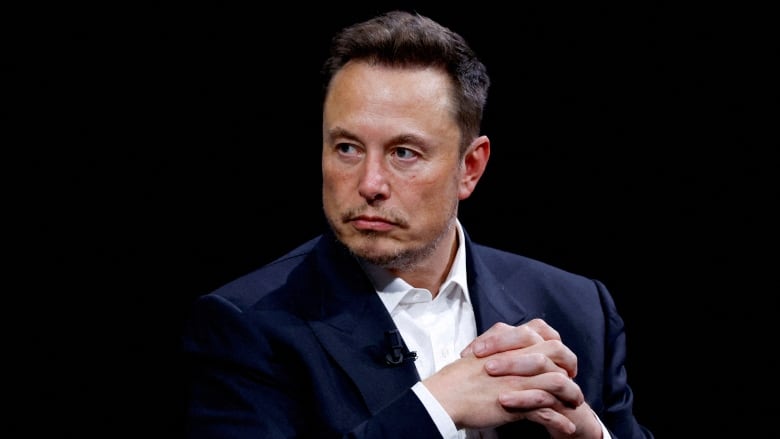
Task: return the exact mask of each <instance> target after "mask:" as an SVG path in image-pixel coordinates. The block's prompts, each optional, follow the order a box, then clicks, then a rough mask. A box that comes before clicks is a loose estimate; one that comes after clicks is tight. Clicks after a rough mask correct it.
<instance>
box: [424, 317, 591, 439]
mask: <svg viewBox="0 0 780 439" xmlns="http://www.w3.org/2000/svg"><path fill="white" fill-rule="evenodd" d="M576 374H577V356H576V355H575V354H574V353H573V352H572V351H571V350H570V349H569V348H568V347H566V345H564V344H563V342H562V341H561V338H560V335H559V333H558V331H556V330H555V329H553V328H552V327H551V326H549V325H548V324H547V323H546V322H544V321H543V320H541V319H535V320H532V321H530V322H528V323H526V324H523V325H520V326H511V325H507V324H503V323H498V324H496V325H494V326H493V327H491V328H490V329H489V330H488V331H486V332H485V333H484V334H482V335H480V336H479V337H477V338H476V339H474V341H473V342H472V343H470V344H469V345H468V346H467V347H466V348H465V349H464V350H463V352H461V359H459V360H457V361H455V362H453V363H451V364H449V365H447V366H445V367H444V368H442V370H440V371H439V372H437V373H436V374H434V375H432V376H431V377H429V378H428V379H426V380H425V381H423V384H424V385H425V386H426V387H427V388H428V390H429V391H430V392H431V394H433V395H434V397H435V398H436V399H437V400H438V401H439V402H440V403H441V405H442V406H443V407H444V409H445V410H446V411H447V413H449V415H450V416H451V418H452V419H453V421H454V422H455V425H456V426H457V427H458V428H488V427H496V426H499V425H502V424H505V423H508V422H513V421H517V420H520V419H528V420H529V421H532V422H537V423H539V424H542V425H543V426H544V427H545V428H546V429H547V431H548V432H549V433H550V434H551V435H552V436H553V437H554V438H571V437H581V438H585V437H594V438H600V437H601V424H600V423H599V421H598V419H597V418H596V416H595V415H594V414H593V412H592V410H591V409H590V407H589V406H588V405H587V404H585V403H584V401H585V397H584V395H583V394H582V391H581V389H580V388H579V386H578V385H577V384H576V383H575V382H574V381H573V379H572V378H574V376H576Z"/></svg>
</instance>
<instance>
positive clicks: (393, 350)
mask: <svg viewBox="0 0 780 439" xmlns="http://www.w3.org/2000/svg"><path fill="white" fill-rule="evenodd" d="M385 340H386V341H387V344H388V345H390V352H388V353H387V354H386V355H385V363H387V365H388V366H398V365H399V364H401V363H403V362H404V361H405V360H411V361H414V360H416V359H417V352H414V351H409V352H407V353H406V354H404V352H403V349H404V343H403V340H402V339H401V334H400V333H399V332H398V330H397V329H393V330H390V331H386V332H385Z"/></svg>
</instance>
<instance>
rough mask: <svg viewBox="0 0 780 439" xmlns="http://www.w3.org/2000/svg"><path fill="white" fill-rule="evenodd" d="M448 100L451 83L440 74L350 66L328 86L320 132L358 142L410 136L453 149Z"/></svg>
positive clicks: (454, 125) (454, 137) (456, 134)
mask: <svg viewBox="0 0 780 439" xmlns="http://www.w3.org/2000/svg"><path fill="white" fill-rule="evenodd" d="M451 95H452V85H451V81H450V79H449V77H448V76H447V74H446V73H445V72H443V71H442V70H440V69H436V68H431V67H413V68H399V67H390V66H385V65H375V64H368V63H365V62H351V63H349V64H347V65H346V66H345V67H344V68H343V69H342V70H341V71H339V72H338V73H337V74H336V75H335V76H334V78H333V80H332V82H331V85H330V87H329V92H328V95H327V97H326V101H325V108H324V114H323V116H324V120H323V123H324V127H323V128H324V129H325V130H326V131H328V132H334V131H335V132H340V131H348V132H351V133H360V135H361V136H366V137H365V138H363V140H367V139H368V138H375V137H374V136H378V137H383V136H398V135H414V136H417V137H418V138H424V139H427V140H428V141H429V142H431V143H439V142H445V143H450V142H453V141H454V142H456V143H457V141H458V139H459V134H460V130H459V129H458V126H457V123H456V119H455V117H454V114H455V113H454V109H453V105H452V99H451ZM380 133H381V134H380ZM378 137H376V138H378Z"/></svg>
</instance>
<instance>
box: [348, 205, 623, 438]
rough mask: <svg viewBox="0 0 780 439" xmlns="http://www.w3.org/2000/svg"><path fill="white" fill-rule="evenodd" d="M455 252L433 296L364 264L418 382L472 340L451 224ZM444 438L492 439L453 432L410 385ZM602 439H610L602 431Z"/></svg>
mask: <svg viewBox="0 0 780 439" xmlns="http://www.w3.org/2000/svg"><path fill="white" fill-rule="evenodd" d="M456 227H457V231H458V250H457V252H456V253H455V261H454V262H453V264H452V269H451V270H450V273H449V274H448V275H447V278H446V279H445V281H444V283H443V284H442V285H441V288H440V289H439V292H438V294H437V295H436V297H433V295H432V294H431V292H430V291H428V290H426V289H423V288H414V287H412V286H411V285H409V284H408V283H407V282H406V281H404V280H403V279H401V278H399V277H395V276H393V275H392V274H391V273H389V272H388V271H387V270H385V269H383V268H381V267H377V266H374V265H371V264H367V263H364V264H363V268H364V269H365V270H366V273H367V274H368V275H369V277H370V278H371V280H372V282H373V284H374V287H375V289H376V290H377V294H379V297H380V299H382V303H384V305H385V307H386V308H387V310H388V312H390V315H391V316H392V318H393V321H394V322H395V324H396V326H397V327H398V330H399V332H400V333H401V337H403V340H404V342H405V343H406V346H407V347H408V348H409V350H410V351H415V352H416V353H417V359H416V360H415V362H414V364H415V366H416V367H417V372H418V373H419V375H420V379H421V380H424V379H425V378H427V377H429V376H431V375H432V374H434V373H435V372H437V371H439V370H440V369H441V368H442V367H444V366H445V365H447V364H449V363H451V362H453V361H455V360H457V359H458V358H460V352H461V351H462V350H463V348H465V347H466V345H468V344H469V343H470V342H471V341H472V340H474V338H475V337H476V336H477V324H476V320H475V318H474V309H473V307H472V304H471V298H470V297H469V291H468V282H466V248H465V245H464V242H465V240H464V237H463V228H462V226H461V224H460V221H457V220H456ZM412 390H413V391H414V392H415V394H416V395H417V397H418V398H420V401H421V402H422V403H423V405H424V406H425V408H426V409H427V410H428V413H429V414H430V416H431V418H432V419H433V421H434V423H435V424H436V426H437V427H438V429H439V432H441V435H442V437H443V438H444V439H471V438H482V439H489V438H496V437H497V436H496V433H495V430H494V429H485V430H479V431H476V430H458V429H457V428H456V427H455V423H454V422H453V421H452V419H451V418H450V417H449V415H448V414H447V412H446V411H445V410H444V408H443V407H442V406H441V404H440V403H439V402H438V401H437V400H436V398H434V397H433V395H432V394H431V393H430V392H429V391H428V389H427V388H426V387H425V386H424V385H423V384H422V382H418V383H417V384H415V385H414V386H413V387H412ZM602 430H604V438H605V439H606V438H609V434H608V433H607V431H606V429H604V428H603V425H602Z"/></svg>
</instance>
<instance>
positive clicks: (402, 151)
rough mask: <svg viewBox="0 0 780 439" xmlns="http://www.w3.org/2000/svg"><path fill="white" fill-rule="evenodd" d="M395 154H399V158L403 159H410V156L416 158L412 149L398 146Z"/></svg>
mask: <svg viewBox="0 0 780 439" xmlns="http://www.w3.org/2000/svg"><path fill="white" fill-rule="evenodd" d="M395 155H397V156H398V158H401V159H410V158H414V156H415V153H414V151H412V150H411V149H406V148H398V149H396V150H395Z"/></svg>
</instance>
